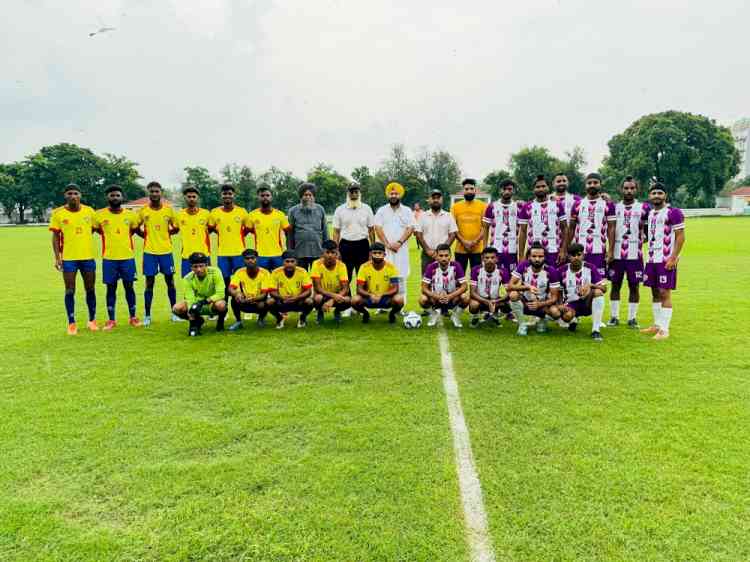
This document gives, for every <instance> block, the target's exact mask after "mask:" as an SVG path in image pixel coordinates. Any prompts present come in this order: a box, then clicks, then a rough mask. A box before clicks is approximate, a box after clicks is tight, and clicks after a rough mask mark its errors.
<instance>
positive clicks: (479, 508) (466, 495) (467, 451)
mask: <svg viewBox="0 0 750 562" xmlns="http://www.w3.org/2000/svg"><path fill="white" fill-rule="evenodd" d="M438 343H439V345H440V360H441V362H442V365H443V389H444V390H445V399H446V402H447V403H448V419H449V420H450V426H451V433H452V434H453V450H454V452H455V454H456V472H457V473H458V487H459V490H460V492H461V504H462V506H463V510H464V521H465V523H466V539H467V541H468V543H469V548H470V549H471V560H472V561H473V562H494V561H495V551H494V550H493V548H492V540H491V539H490V535H489V532H488V528H487V513H486V512H485V510H484V500H483V499H482V485H481V483H480V482H479V476H478V475H477V470H476V467H475V466H474V455H473V454H472V452H471V441H470V439H469V429H468V427H467V425H466V419H465V418H464V412H463V409H462V408H461V396H460V394H459V392H458V384H457V383H456V375H455V373H454V371H453V356H452V355H451V351H450V347H449V343H448V334H446V332H445V330H444V329H443V328H440V332H439V334H438Z"/></svg>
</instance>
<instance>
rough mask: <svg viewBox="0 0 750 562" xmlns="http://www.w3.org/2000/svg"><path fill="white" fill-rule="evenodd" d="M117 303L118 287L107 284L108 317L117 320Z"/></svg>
mask: <svg viewBox="0 0 750 562" xmlns="http://www.w3.org/2000/svg"><path fill="white" fill-rule="evenodd" d="M115 302H117V285H115V284H107V316H108V318H109V319H110V320H114V319H115Z"/></svg>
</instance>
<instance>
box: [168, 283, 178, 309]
mask: <svg viewBox="0 0 750 562" xmlns="http://www.w3.org/2000/svg"><path fill="white" fill-rule="evenodd" d="M167 296H168V297H169V309H170V310H172V309H173V308H174V305H175V303H176V302H177V289H175V288H174V286H172V287H167Z"/></svg>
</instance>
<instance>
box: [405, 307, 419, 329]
mask: <svg viewBox="0 0 750 562" xmlns="http://www.w3.org/2000/svg"><path fill="white" fill-rule="evenodd" d="M421 326H422V317H421V316H420V315H419V314H417V313H416V312H413V311H412V312H410V313H409V314H407V315H406V316H404V328H406V329H407V330H412V329H414V328H419V327H421Z"/></svg>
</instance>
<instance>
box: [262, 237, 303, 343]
mask: <svg viewBox="0 0 750 562" xmlns="http://www.w3.org/2000/svg"><path fill="white" fill-rule="evenodd" d="M281 259H282V263H283V264H284V265H282V266H281V267H279V268H276V269H275V270H274V271H273V273H272V274H271V293H270V294H271V299H270V300H269V303H268V304H269V306H270V307H271V314H273V315H274V317H275V318H276V329H277V330H281V329H282V328H283V327H284V321H285V319H286V315H287V314H288V313H289V312H299V313H300V315H299V319H298V320H297V327H298V328H304V327H305V326H307V315H308V314H310V312H311V311H312V309H313V297H312V279H310V274H309V273H308V272H307V270H306V269H305V268H303V267H299V266H298V265H297V257H296V256H295V254H294V252H292V251H291V250H287V251H286V252H284V253H283V254H281Z"/></svg>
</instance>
